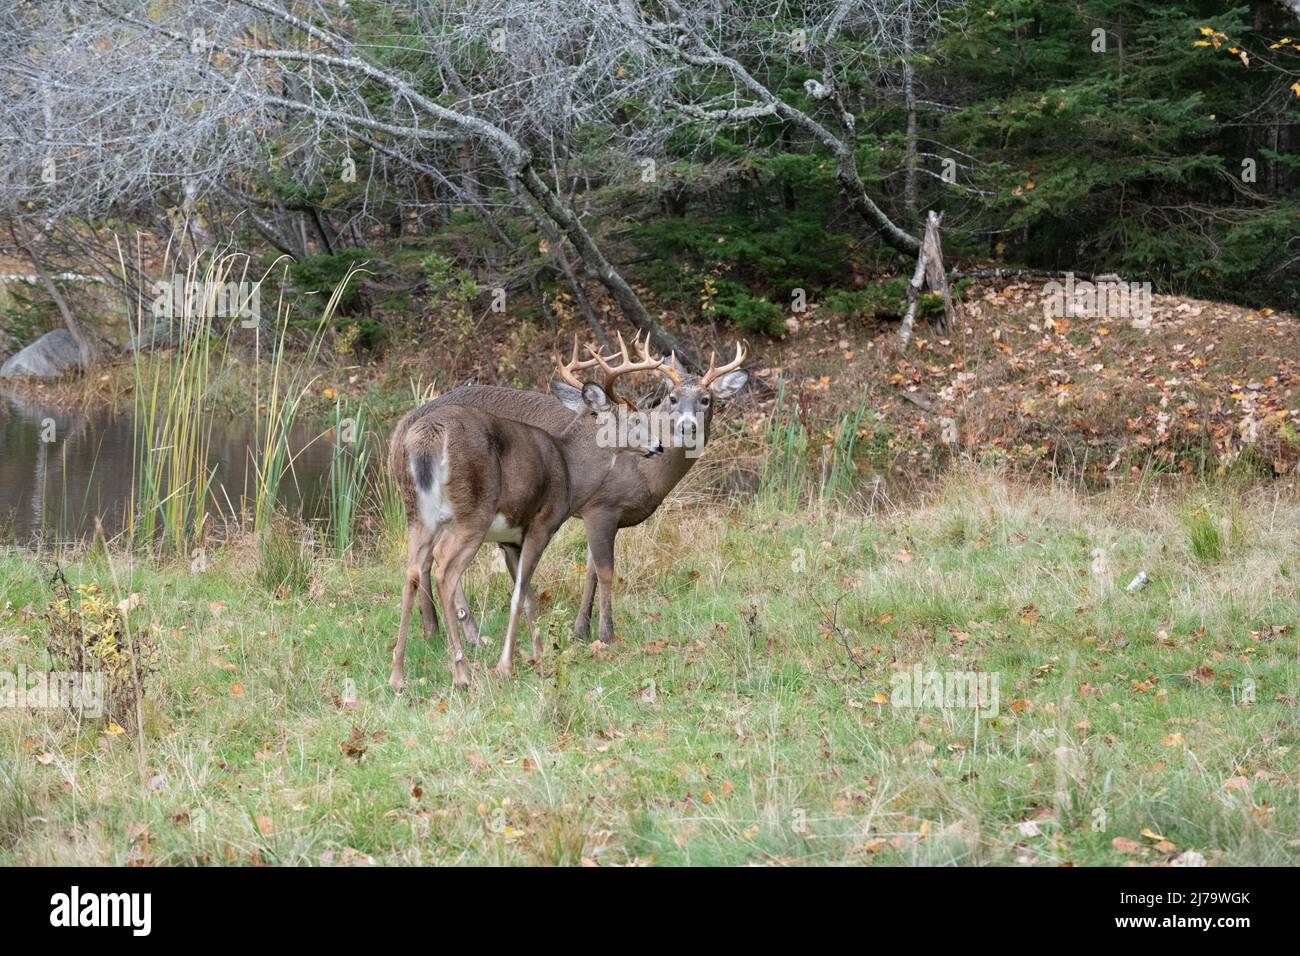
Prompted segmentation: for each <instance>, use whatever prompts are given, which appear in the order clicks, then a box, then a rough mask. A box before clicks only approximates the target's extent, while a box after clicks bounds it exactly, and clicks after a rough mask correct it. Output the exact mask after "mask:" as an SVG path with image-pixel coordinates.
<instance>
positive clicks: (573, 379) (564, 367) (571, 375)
mask: <svg viewBox="0 0 1300 956" xmlns="http://www.w3.org/2000/svg"><path fill="white" fill-rule="evenodd" d="M588 347H590V346H588ZM597 364H598V363H597V360H596V359H594V358H593V359H579V358H578V336H577V335H576V334H575V335H574V336H573V357H572V358H570V359H569V361H568V362H567V363H565V364H561V363H560V358H559V356H558V355H557V356H556V357H555V366H556V368H555V373H556V375H558V376H559V377H560V380H561V381H563V382H566V383H567V384H569V385H572V386H573V387H574V388H576V389H578V390H579V391H581V390H582V380H581V379H579V378H578V376H577V374H576V373H577V372H585V371H586V370H587V369H589V368H595V367H596V365H597Z"/></svg>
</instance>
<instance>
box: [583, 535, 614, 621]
mask: <svg viewBox="0 0 1300 956" xmlns="http://www.w3.org/2000/svg"><path fill="white" fill-rule="evenodd" d="M617 533H618V527H617V526H614V527H608V528H606V529H604V533H603V534H600V535H592V536H591V537H590V538H589V539H588V543H587V548H588V550H589V551H590V552H591V557H592V559H593V560H594V563H595V565H596V582H597V583H598V584H599V585H600V640H601V642H602V643H604V644H612V643H613V642H614V641H615V640H616V638H615V637H614V536H615V535H616V534H617Z"/></svg>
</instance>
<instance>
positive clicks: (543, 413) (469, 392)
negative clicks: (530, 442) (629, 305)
mask: <svg viewBox="0 0 1300 956" xmlns="http://www.w3.org/2000/svg"><path fill="white" fill-rule="evenodd" d="M635 344H636V346H637V349H638V351H639V353H640V361H639V362H633V361H632V360H631V358H630V356H629V355H628V350H627V346H626V344H625V343H624V342H623V339H622V336H619V350H620V353H621V356H620V357H619V358H620V359H621V364H620V365H618V366H617V367H614V366H611V364H610V363H611V362H613V361H615V358H605V357H603V356H599V355H598V353H594V352H593V353H592V354H593V355H594V356H596V357H595V358H593V359H592V360H588V361H587V362H585V363H583V364H584V365H585V366H586V367H591V366H593V365H599V366H601V368H602V370H603V371H604V372H605V392H606V395H607V398H608V399H609V400H610V401H612V402H614V403H615V404H617V405H619V406H621V407H622V409H623V410H624V412H625V413H631V414H633V416H636V415H640V416H643V417H644V416H646V415H647V414H648V415H650V416H655V417H657V420H658V421H659V422H660V423H661V424H663V425H666V431H667V437H668V439H669V440H668V441H666V442H664V443H663V444H664V445H665V446H666V447H665V449H664V451H663V453H662V454H659V455H655V456H653V457H640V458H629V459H628V460H627V461H626V462H621V463H620V464H619V466H618V467H616V468H614V469H611V470H608V471H605V470H602V469H584V470H580V471H577V472H574V473H572V474H571V480H572V482H573V484H574V486H575V487H574V492H573V497H574V499H575V500H576V501H580V502H581V504H580V505H578V506H577V507H576V509H575V513H576V514H578V515H579V516H581V518H582V521H583V524H584V525H585V527H586V532H587V576H586V582H585V585H584V588H583V595H582V603H581V605H580V607H579V611H578V617H577V621H576V623H575V625H574V634H575V636H576V637H578V638H580V639H585V638H586V636H587V634H588V632H589V629H590V626H591V611H592V604H593V602H594V599H595V597H596V592H597V589H598V588H599V592H600V630H599V636H600V640H602V641H603V642H605V643H610V642H612V641H613V640H614V616H613V592H612V586H613V580H614V539H615V536H616V535H617V534H618V531H619V529H621V528H629V527H632V526H634V525H637V524H640V523H641V522H642V521H645V520H646V519H647V518H648V517H650V515H652V514H653V513H654V512H655V510H656V509H657V508H658V507H659V505H660V504H661V503H662V502H663V500H664V499H665V498H666V497H667V496H668V495H669V493H670V492H671V491H672V490H673V488H675V487H676V486H677V483H678V482H680V481H681V480H682V478H683V477H685V475H686V473H687V472H688V471H689V470H690V468H691V466H692V465H693V464H694V463H695V460H696V458H698V457H699V453H700V452H701V451H702V449H703V448H704V446H705V444H706V443H707V441H708V438H709V434H710V428H711V424H712V421H713V413H714V411H715V410H716V408H717V403H718V401H719V400H723V399H728V398H731V397H732V396H734V395H735V394H736V393H737V392H739V391H740V390H741V389H742V388H744V386H745V384H746V383H747V382H748V380H749V373H748V372H747V371H745V370H744V369H743V368H741V364H742V363H743V362H744V359H745V352H744V349H743V348H742V347H741V346H740V345H739V344H737V346H736V355H735V358H734V359H733V360H732V361H731V362H729V363H727V364H725V365H722V366H719V365H717V362H716V356H713V357H711V358H710V361H709V368H708V370H707V371H706V372H705V373H704V374H703V375H700V376H695V375H691V374H689V373H687V372H685V371H684V370H682V369H681V367H680V366H679V365H678V364H677V362H676V361H675V359H674V358H673V357H671V356H670V357H669V358H667V359H660V358H655V357H654V356H653V355H651V354H650V352H649V350H648V347H647V346H648V343H647V345H642V344H641V343H639V342H637V343H635ZM576 359H577V350H576V346H575V350H574V361H573V362H571V363H570V365H571V366H572V365H574V364H575V363H576ZM641 371H644V372H654V373H656V374H658V375H660V376H662V377H663V378H664V379H665V384H666V385H667V387H668V390H667V394H665V395H664V396H663V397H662V398H661V399H660V400H659V402H658V403H657V404H656V405H654V407H653V408H651V409H649V410H648V412H640V411H639V410H638V409H637V407H636V405H635V404H634V403H633V402H632V401H631V400H630V399H627V398H625V397H623V396H622V395H620V394H619V393H618V392H617V391H615V389H614V382H615V380H616V379H617V378H619V377H621V376H622V375H625V374H628V373H630V372H641ZM580 384H581V383H578V382H576V381H575V380H573V377H572V375H571V374H570V375H568V376H567V380H566V378H565V377H564V376H561V377H560V378H557V379H555V380H553V381H552V382H551V391H552V392H553V393H554V394H555V396H556V397H555V398H551V397H549V396H546V395H542V394H539V393H537V392H526V391H519V390H516V389H510V388H499V387H497V386H491V385H467V386H463V387H461V388H457V389H454V390H453V391H451V392H448V393H447V394H446V395H442V396H440V397H438V398H436V399H434V400H433V401H432V402H430V403H428V405H426V406H425V408H430V407H436V408H448V407H474V408H480V409H483V410H485V411H488V412H490V413H491V414H492V415H493V416H495V417H498V418H505V419H510V420H512V421H519V422H529V423H531V424H534V425H536V426H537V427H539V428H542V429H545V430H546V431H547V432H549V433H551V434H553V435H559V434H563V433H566V432H567V431H568V430H569V429H570V428H571V427H572V418H573V416H572V414H571V413H570V412H569V411H568V410H567V409H569V408H571V407H572V403H573V400H574V395H575V394H576V393H577V391H578V388H579V387H580ZM557 399H558V400H557ZM583 427H586V428H590V429H592V430H593V431H594V429H596V428H597V427H598V425H597V424H596V423H595V422H594V421H593V420H592V419H591V418H590V417H587V418H586V419H584V423H583ZM591 443H592V444H594V443H595V438H594V436H593V438H592V439H591ZM502 548H503V550H505V551H506V560H507V565H508V567H509V569H510V571H511V573H512V574H514V573H515V571H516V563H517V562H516V561H515V560H514V558H515V556H514V555H512V553H511V551H510V547H509V546H508V545H505V544H503V545H502ZM427 581H428V578H427V576H426V578H425V582H426V583H425V585H424V590H425V591H427V590H428V584H427ZM455 602H456V603H455V614H456V616H457V619H458V621H459V622H460V624H461V626H462V627H463V629H464V630H465V632H466V633H467V634H468V635H469V636H470V640H471V641H474V642H475V643H477V631H476V629H475V625H474V618H473V616H472V615H471V614H470V611H469V606H468V602H467V601H466V600H465V594H464V591H463V590H460V589H457V591H456V593H455ZM421 610H422V611H424V612H425V613H424V619H425V627H426V630H427V632H428V634H429V635H430V636H432V635H433V634H434V633H435V631H436V629H437V617H436V615H435V614H434V612H433V605H432V602H429V603H428V604H427V606H426V605H424V604H422V605H421ZM443 610H444V613H446V612H447V610H448V609H447V606H446V603H445V602H444V605H443ZM448 627H449V629H450V625H448Z"/></svg>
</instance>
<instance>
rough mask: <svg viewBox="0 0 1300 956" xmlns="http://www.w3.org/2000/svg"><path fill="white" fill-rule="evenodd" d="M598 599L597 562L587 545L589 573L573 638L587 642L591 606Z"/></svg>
mask: <svg viewBox="0 0 1300 956" xmlns="http://www.w3.org/2000/svg"><path fill="white" fill-rule="evenodd" d="M595 599H596V562H594V561H593V560H592V559H591V545H590V544H589V545H587V572H586V577H585V580H584V581H583V585H582V601H581V603H580V604H579V605H578V619H577V620H576V621H574V622H573V637H574V639H575V640H579V641H585V640H586V639H587V635H588V634H589V633H591V604H592V602H593V601H594V600H595Z"/></svg>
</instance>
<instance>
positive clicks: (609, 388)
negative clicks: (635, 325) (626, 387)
mask: <svg viewBox="0 0 1300 956" xmlns="http://www.w3.org/2000/svg"><path fill="white" fill-rule="evenodd" d="M633 342H634V343H636V346H637V351H639V352H641V354H642V361H640V362H634V361H632V356H631V355H629V354H628V351H627V342H625V341H624V340H623V333H622V332H619V333H618V352H619V354H618V355H614V356H608V357H607V356H604V355H602V354H601V353H600V352H599V351H598V350H597V349H595V348H593V347H592V346H590V345H588V346H587V351H588V352H590V353H591V355H592V357H593V358H594V360H595V361H596V362H598V363H599V364H600V367H601V369H602V370H604V372H605V392H606V394H608V395H609V397H610V398H611V399H612V400H614V401H616V402H618V403H619V404H620V405H625V406H627V408H629V409H630V410H632V411H636V405H635V403H633V402H632V401H630V400H629V399H627V398H625V397H623V396H622V395H620V394H618V393H617V392H616V391H614V382H615V381H616V380H618V379H619V378H621V377H622V376H624V375H627V374H629V373H631V372H651V371H654V370H656V369H660V368H662V363H663V360H662V359H658V358H655V357H654V356H653V355H651V354H650V353H649V351H648V346H649V336H647V337H646V346H647V347H646V348H645V349H643V348H642V346H641V344H640V336H639V335H638V336H637V337H636V338H635V339H633ZM612 359H617V360H618V361H619V364H618V365H610V364H609V363H610V361H611V360H612Z"/></svg>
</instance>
